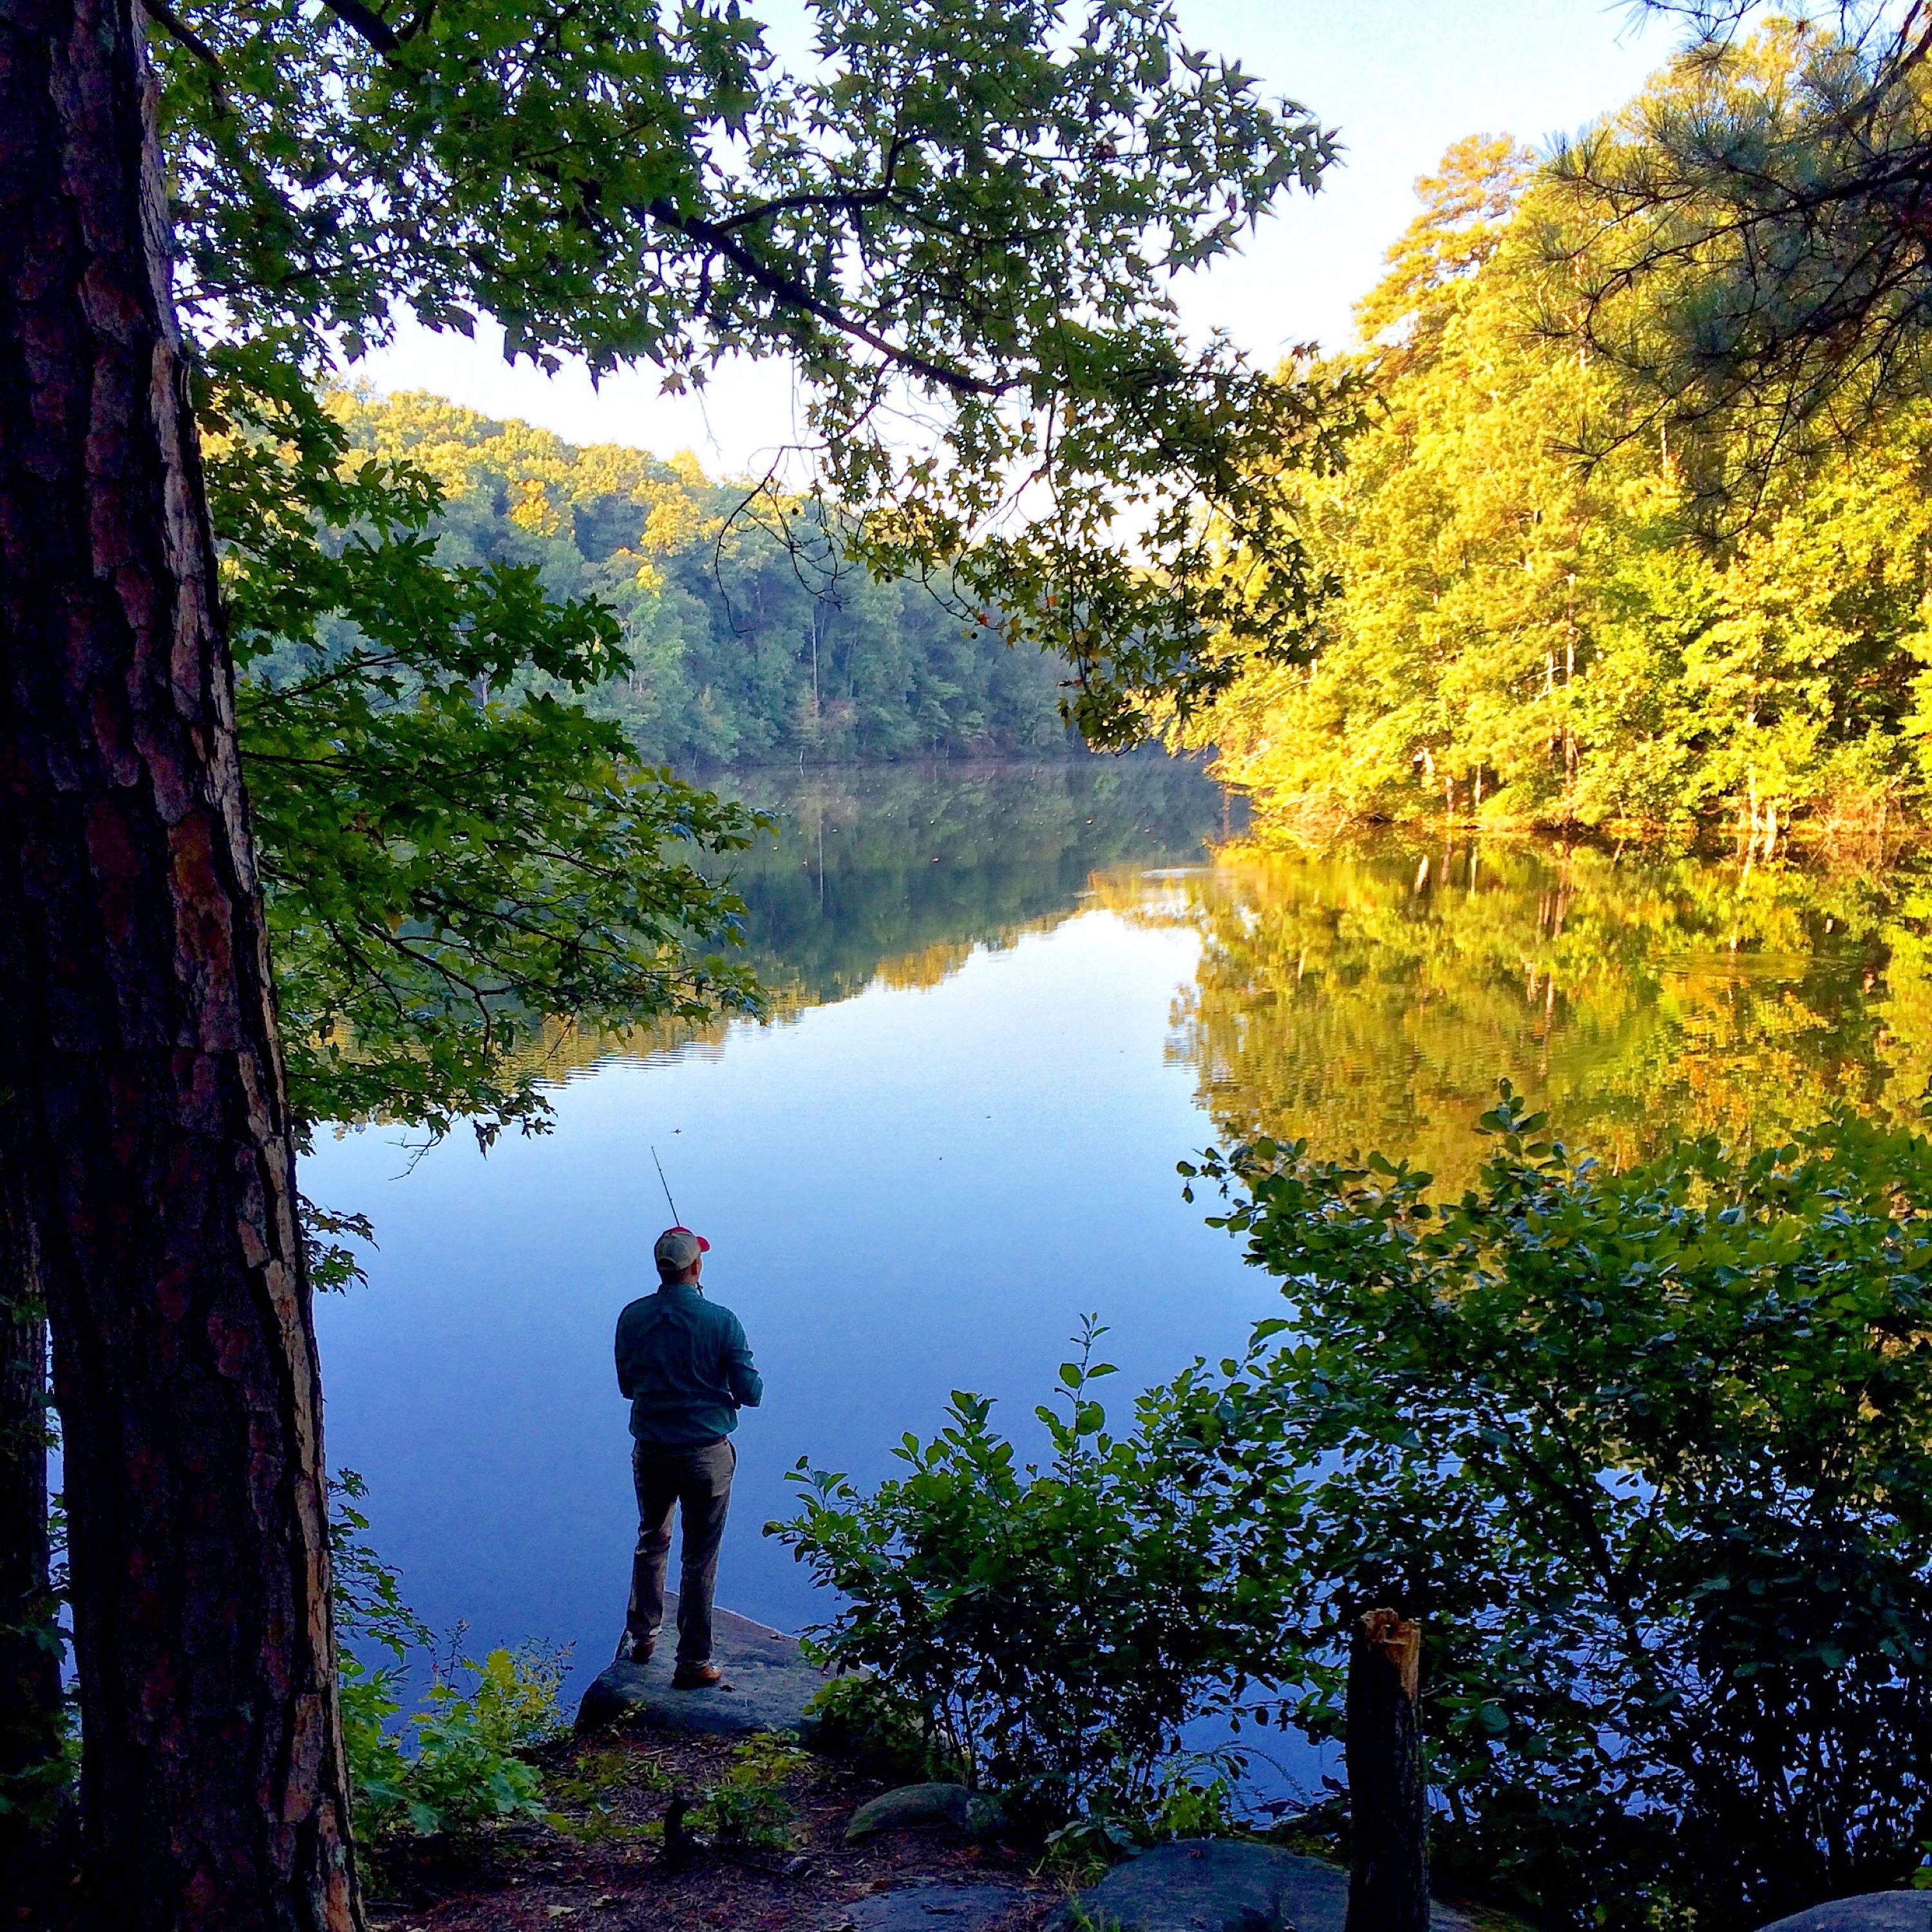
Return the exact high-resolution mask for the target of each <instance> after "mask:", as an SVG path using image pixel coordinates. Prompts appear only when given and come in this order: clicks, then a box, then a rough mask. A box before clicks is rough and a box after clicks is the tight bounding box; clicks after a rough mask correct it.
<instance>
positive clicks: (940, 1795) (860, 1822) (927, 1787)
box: [845, 1784, 1004, 1845]
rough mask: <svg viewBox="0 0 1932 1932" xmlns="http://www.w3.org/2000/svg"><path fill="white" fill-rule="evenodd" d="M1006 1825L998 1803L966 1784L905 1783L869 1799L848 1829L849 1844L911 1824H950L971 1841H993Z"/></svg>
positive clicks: (855, 1815) (857, 1843) (857, 1812)
mask: <svg viewBox="0 0 1932 1932" xmlns="http://www.w3.org/2000/svg"><path fill="white" fill-rule="evenodd" d="M1003 1822H1004V1814H1002V1813H1001V1809H1000V1806H999V1803H998V1800H997V1799H992V1798H989V1797H987V1796H986V1795H985V1794H984V1793H983V1792H978V1791H968V1790H967V1789H966V1787H965V1785H963V1784H901V1786H899V1787H898V1789H897V1790H893V1791H886V1792H882V1793H880V1795H879V1796H877V1798H873V1799H868V1800H867V1801H866V1802H865V1803H864V1804H863V1805H860V1806H859V1808H858V1810H857V1811H855V1812H853V1814H852V1820H851V1823H850V1824H848V1825H847V1826H846V1827H845V1842H846V1843H847V1844H848V1845H859V1844H862V1843H865V1841H866V1840H867V1839H868V1838H875V1837H876V1836H877V1835H878V1834H879V1833H880V1832H892V1831H897V1830H899V1829H902V1828H903V1827H904V1826H909V1825H950V1826H952V1827H953V1829H954V1830H955V1831H957V1832H963V1833H964V1834H965V1836H966V1837H968V1838H992V1836H993V1835H995V1833H996V1832H998V1830H999V1829H1000V1826H1001V1823H1003Z"/></svg>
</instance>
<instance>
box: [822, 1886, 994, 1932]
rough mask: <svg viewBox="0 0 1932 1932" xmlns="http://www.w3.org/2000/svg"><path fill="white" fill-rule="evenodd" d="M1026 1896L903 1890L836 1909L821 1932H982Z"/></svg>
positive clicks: (980, 1889)
mask: <svg viewBox="0 0 1932 1932" xmlns="http://www.w3.org/2000/svg"><path fill="white" fill-rule="evenodd" d="M1023 1895H1024V1894H1022V1893H1020V1892H1019V1891H1015V1890H1014V1889H1013V1887H1012V1886H1010V1885H950V1884H947V1883H944V1882H927V1883H925V1884H922V1885H901V1886H900V1887H899V1888H898V1890H896V1891H875V1892H873V1893H871V1894H869V1895H868V1897H864V1898H855V1899H854V1900H853V1901H852V1903H850V1905H847V1906H840V1907H838V1908H837V1909H835V1910H834V1911H833V1912H832V1913H831V1914H829V1915H828V1916H827V1917H826V1918H825V1919H824V1920H823V1921H822V1926H821V1932H980V1928H981V1927H984V1926H988V1925H990V1924H992V1923H993V1921H995V1919H997V1918H1000V1917H1001V1916H1002V1915H1004V1914H1005V1913H1006V1912H1010V1911H1011V1910H1012V1909H1013V1906H1015V1905H1016V1904H1017V1903H1019V1900H1020V1899H1021V1898H1022V1896H1023Z"/></svg>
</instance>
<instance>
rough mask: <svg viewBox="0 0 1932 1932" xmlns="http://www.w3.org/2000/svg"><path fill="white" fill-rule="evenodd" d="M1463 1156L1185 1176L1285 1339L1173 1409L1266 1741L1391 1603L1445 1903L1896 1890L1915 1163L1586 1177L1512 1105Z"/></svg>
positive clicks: (1909, 1617)
mask: <svg viewBox="0 0 1932 1932" xmlns="http://www.w3.org/2000/svg"><path fill="white" fill-rule="evenodd" d="M1482 1127H1483V1130H1484V1132H1485V1133H1488V1134H1489V1135H1490V1136H1493V1148H1494V1151H1493V1154H1492V1156H1491V1157H1490V1160H1488V1162H1487V1164H1486V1165H1485V1166H1484V1169H1483V1170H1482V1172H1481V1175H1480V1176H1479V1177H1478V1181H1477V1182H1476V1184H1475V1186H1473V1187H1471V1188H1470V1189H1469V1190H1467V1191H1466V1193H1464V1194H1463V1196H1461V1197H1460V1199H1442V1198H1440V1197H1439V1196H1436V1194H1435V1193H1433V1190H1432V1188H1431V1185H1430V1177H1429V1176H1428V1175H1426V1174H1422V1173H1419V1172H1415V1171H1414V1170H1413V1169H1411V1168H1409V1166H1407V1165H1406V1164H1404V1163H1391V1161H1389V1160H1385V1159H1384V1158H1383V1157H1381V1156H1380V1155H1371V1156H1370V1157H1369V1158H1368V1159H1367V1161H1366V1162H1363V1161H1359V1160H1358V1161H1354V1162H1344V1163H1337V1162H1334V1161H1318V1160H1313V1159H1310V1157H1308V1155H1307V1151H1306V1148H1305V1147H1304V1146H1302V1145H1277V1144H1274V1143H1272V1142H1256V1143H1253V1144H1251V1145H1247V1146H1244V1147H1241V1148H1236V1149H1235V1150H1233V1151H1231V1152H1229V1153H1228V1154H1225V1155H1223V1154H1214V1155H1211V1156H1210V1157H1208V1159H1207V1160H1206V1161H1205V1163H1202V1165H1201V1166H1200V1167H1199V1169H1198V1170H1197V1169H1195V1168H1194V1167H1193V1166H1191V1165H1190V1166H1188V1167H1187V1168H1184V1172H1186V1173H1187V1174H1188V1175H1190V1183H1191V1181H1192V1180H1193V1178H1205V1179H1207V1180H1208V1181H1212V1182H1216V1183H1219V1184H1221V1185H1223V1187H1226V1188H1228V1189H1229V1190H1231V1205H1230V1207H1229V1211H1228V1212H1227V1213H1226V1214H1225V1215H1223V1216H1220V1217H1217V1219H1218V1220H1219V1221H1220V1223H1221V1224H1223V1225H1225V1226H1228V1227H1229V1228H1230V1229H1232V1230H1233V1231H1235V1232H1238V1233H1239V1234H1241V1235H1244V1236H1245V1237H1246V1238H1247V1245H1248V1252H1249V1256H1250V1259H1251V1260H1252V1261H1253V1262H1255V1263H1256V1265H1259V1266H1262V1267H1264V1268H1267V1269H1268V1271H1270V1272H1271V1274H1274V1275H1276V1276H1277V1277H1279V1278H1280V1280H1281V1281H1282V1283H1283V1295H1284V1297H1285V1298H1286V1301H1287V1304H1288V1307H1287V1308H1286V1311H1285V1313H1283V1316H1280V1317H1279V1318H1277V1319H1274V1320H1271V1321H1269V1322H1264V1323H1263V1324H1262V1325H1260V1327H1259V1328H1258V1329H1257V1331H1256V1337H1255V1340H1254V1343H1253V1347H1252V1349H1251V1350H1250V1353H1249V1355H1247V1358H1246V1359H1245V1360H1244V1361H1243V1362H1242V1363H1241V1364H1239V1365H1238V1368H1237V1369H1236V1370H1235V1372H1234V1373H1224V1374H1223V1375H1222V1376H1208V1375H1205V1374H1203V1373H1200V1372H1199V1371H1198V1370H1197V1371H1196V1372H1194V1373H1191V1374H1190V1376H1186V1377H1184V1378H1183V1379H1181V1382H1178V1383H1177V1384H1176V1385H1175V1389H1174V1391H1173V1399H1174V1400H1176V1401H1178V1402H1180V1403H1182V1404H1183V1405H1184V1406H1185V1407H1186V1408H1187V1409H1188V1410H1189V1411H1190V1412H1191V1415H1192V1418H1193V1423H1192V1426H1193V1427H1194V1428H1195V1429H1196V1431H1197V1432H1198V1433H1199V1436H1200V1439H1202V1442H1204V1443H1205V1444H1208V1445H1211V1448H1212V1449H1213V1451H1214V1455H1215V1457H1217V1460H1218V1462H1219V1464H1220V1468H1221V1469H1222V1471H1223V1474H1222V1475H1221V1477H1220V1479H1219V1484H1218V1489H1219V1493H1220V1495H1221V1496H1223V1499H1224V1501H1223V1507H1224V1508H1226V1510H1227V1511H1229V1521H1230V1525H1231V1527H1232V1525H1233V1524H1235V1523H1238V1524H1239V1525H1240V1526H1241V1532H1242V1534H1243V1535H1244V1537H1246V1538H1247V1539H1248V1541H1249V1544H1250V1548H1251V1549H1252V1550H1253V1551H1254V1553H1255V1554H1256V1556H1257V1558H1258V1559H1259V1560H1262V1561H1263V1562H1266V1563H1267V1564H1268V1565H1270V1566H1271V1568H1276V1569H1277V1570H1278V1571H1279V1572H1280V1574H1282V1575H1283V1577H1286V1578H1287V1579H1289V1580H1292V1581H1291V1582H1290V1583H1289V1588H1288V1597H1289V1604H1288V1611H1289V1622H1290V1623H1291V1625H1292V1627H1293V1628H1295V1630H1297V1631H1298V1633H1299V1635H1298V1637H1297V1638H1296V1639H1295V1642H1294V1643H1293V1644H1292V1646H1289V1647H1288V1648H1287V1649H1285V1650H1284V1653H1283V1662H1284V1667H1285V1668H1284V1683H1285V1685H1288V1684H1289V1683H1290V1682H1291V1680H1293V1679H1298V1680H1299V1687H1300V1688H1299V1691H1298V1692H1296V1691H1293V1690H1292V1688H1291V1689H1290V1690H1289V1693H1288V1695H1289V1700H1290V1704H1291V1708H1292V1710H1293V1715H1294V1716H1295V1721H1298V1723H1300V1724H1301V1725H1302V1726H1304V1727H1305V1728H1307V1729H1308V1730H1310V1731H1311V1732H1313V1733H1316V1734H1318V1735H1322V1734H1326V1735H1333V1734H1334V1730H1335V1727H1336V1726H1337V1724H1338V1722H1339V1718H1340V1712H1339V1709H1338V1700H1337V1688H1338V1672H1339V1670H1340V1663H1341V1660H1342V1658H1343V1655H1344V1652H1345V1643H1346V1631H1347V1629H1348V1628H1349V1619H1351V1618H1352V1616H1354V1615H1355V1614H1358V1613H1359V1612H1360V1611H1361V1610H1363V1609H1364V1608H1366V1607H1370V1606H1371V1605H1381V1604H1389V1605H1392V1606H1394V1607H1397V1608H1398V1609H1400V1610H1402V1611H1403V1613H1405V1614H1406V1615H1409V1616H1415V1617H1418V1618H1420V1619H1421V1620H1422V1621H1423V1623H1424V1628H1425V1654H1424V1678H1425V1700H1426V1706H1427V1710H1426V1718H1425V1723H1426V1727H1427V1733H1428V1737H1429V1742H1430V1781H1431V1784H1432V1786H1433V1790H1434V1792H1435V1794H1436V1800H1437V1802H1438V1805H1439V1816H1438V1820H1437V1824H1436V1845H1437V1857H1438V1861H1439V1865H1440V1866H1441V1867H1445V1868H1446V1869H1447V1870H1449V1871H1451V1872H1454V1873H1458V1874H1459V1875H1460V1876H1462V1877H1463V1879H1464V1880H1465V1881H1466V1882H1468V1881H1472V1880H1473V1881H1475V1882H1481V1883H1482V1884H1484V1885H1487V1886H1488V1887H1490V1888H1492V1889H1493V1890H1500V1891H1504V1892H1505V1893H1508V1894H1514V1897H1515V1898H1516V1899H1517V1900H1518V1901H1519V1902H1520V1903H1521V1904H1523V1905H1524V1906H1527V1907H1529V1909H1532V1910H1533V1911H1535V1912H1537V1913H1538V1914H1539V1915H1542V1916H1544V1917H1545V1918H1548V1919H1549V1920H1550V1921H1552V1922H1555V1923H1562V1924H1578V1925H1583V1924H1608V1925H1612V1926H1617V1925H1625V1924H1628V1925H1631V1926H1636V1925H1640V1924H1653V1923H1657V1922H1661V1920H1669V1921H1671V1922H1676V1920H1675V1919H1673V1915H1677V1918H1681V1919H1682V1921H1683V1922H1694V1923H1696V1924H1700V1925H1703V1924H1709V1925H1712V1926H1736V1927H1745V1926H1748V1925H1752V1924H1758V1923H1760V1922H1762V1921H1764V1920H1766V1918H1773V1917H1776V1916H1778V1915H1782V1914H1783V1913H1785V1912H1790V1911H1794V1910H1796V1909H1800V1908H1801V1907H1802V1906H1806V1905H1808V1904H1810V1903H1814V1902H1816V1901H1817V1900H1820V1899H1823V1898H1828V1897H1837V1896H1840V1895H1842V1894H1848V1893H1852V1892H1857V1891H1866V1890H1872V1889H1878V1888H1884V1887H1886V1886H1891V1885H1898V1884H1900V1883H1903V1882H1907V1880H1908V1879H1909V1874H1910V1873H1911V1871H1912V1869H1913V1867H1915V1864H1917V1862H1918V1846H1919V1844H1920V1843H1921V1841H1923V1840H1924V1839H1925V1838H1927V1837H1928V1836H1932V1787H1928V1785H1927V1781H1926V1778H1925V1774H1924V1766H1925V1765H1926V1763H1927V1748H1928V1745H1932V1654H1928V1652H1927V1646H1926V1637H1925V1633H1926V1631H1927V1628H1928V1624H1927V1618H1928V1614H1932V1442H1928V1439H1927V1434H1926V1431H1925V1428H1924V1416H1925V1415H1926V1413H1927V1403H1928V1400H1932V1272H1928V1271H1932V1144H1928V1143H1927V1142H1925V1141H1924V1140H1923V1139H1920V1138H1918V1136H1915V1135H1912V1134H1910V1133H1903V1132H1898V1131H1887V1130H1883V1129H1881V1128H1879V1127H1875V1126H1873V1125H1870V1124H1867V1123H1865V1122H1863V1121H1860V1120H1858V1119H1857V1118H1854V1117H1850V1116H1846V1117H1844V1118H1839V1119H1836V1120H1833V1121H1829V1122H1828V1123H1826V1124H1824V1125H1823V1126H1822V1127H1818V1128H1817V1129H1816V1130H1812V1131H1811V1132H1809V1133H1806V1134H1804V1135H1802V1136H1799V1137H1797V1138H1796V1139H1794V1140H1793V1141H1792V1142H1790V1143H1788V1144H1786V1145H1781V1146H1777V1147H1773V1148H1766V1149H1763V1150H1761V1151H1757V1152H1755V1153H1752V1154H1748V1155H1744V1156H1739V1157H1732V1156H1730V1155H1728V1154H1727V1153H1726V1152H1725V1151H1724V1149H1723V1148H1721V1146H1720V1145H1718V1143H1717V1142H1715V1141H1713V1140H1703V1141H1694V1142H1687V1143H1685V1144H1683V1145H1680V1146H1678V1147H1676V1148H1673V1149H1672V1150H1671V1151H1669V1152H1668V1153H1667V1154H1664V1155H1661V1156H1660V1157H1658V1158H1656V1159H1655V1160H1652V1161H1650V1162H1649V1163H1645V1164H1643V1165H1641V1166H1637V1167H1634V1168H1633V1169H1631V1170H1629V1171H1628V1172H1625V1173H1622V1174H1613V1173H1610V1172H1605V1171H1604V1170H1603V1169H1600V1168H1598V1166H1596V1165H1595V1163H1592V1161H1590V1160H1588V1159H1582V1158H1578V1157H1574V1156H1573V1155H1572V1154H1570V1153H1569V1152H1568V1151H1566V1150H1565V1149H1564V1148H1562V1146H1561V1145H1557V1144H1555V1143H1553V1142H1550V1141H1548V1140H1547V1139H1544V1138H1543V1137H1542V1130H1543V1127H1544V1121H1543V1118H1542V1117H1541V1115H1536V1114H1533V1113H1532V1112H1530V1110H1529V1108H1528V1107H1527V1106H1526V1104H1525V1103H1523V1101H1522V1100H1520V1098H1519V1097H1517V1096H1516V1095H1515V1094H1514V1093H1512V1092H1511V1091H1510V1089H1509V1088H1508V1087H1507V1085H1505V1088H1504V1089H1503V1091H1502V1099H1501V1101H1500V1103H1499V1105H1498V1106H1496V1107H1495V1108H1493V1109H1492V1110H1491V1111H1490V1112H1489V1113H1488V1114H1487V1115H1485V1116H1484V1120H1483V1121H1482ZM1291 1657H1292V1660H1293V1668H1288V1666H1289V1661H1290V1658H1291ZM1297 1698H1298V1702H1297V1701H1295V1700H1297Z"/></svg>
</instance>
